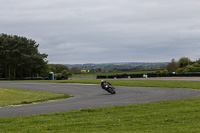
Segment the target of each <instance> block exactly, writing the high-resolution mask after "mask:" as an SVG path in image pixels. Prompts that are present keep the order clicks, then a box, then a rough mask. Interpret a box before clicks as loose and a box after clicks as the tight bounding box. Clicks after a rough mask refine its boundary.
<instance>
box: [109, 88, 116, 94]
mask: <svg viewBox="0 0 200 133" xmlns="http://www.w3.org/2000/svg"><path fill="white" fill-rule="evenodd" d="M108 92H109V93H111V94H116V92H115V90H114V89H113V88H109V89H108Z"/></svg>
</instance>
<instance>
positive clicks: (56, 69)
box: [49, 64, 69, 73]
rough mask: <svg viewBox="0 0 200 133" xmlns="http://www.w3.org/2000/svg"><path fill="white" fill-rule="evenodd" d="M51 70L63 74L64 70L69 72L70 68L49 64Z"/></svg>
mask: <svg viewBox="0 0 200 133" xmlns="http://www.w3.org/2000/svg"><path fill="white" fill-rule="evenodd" d="M49 65H50V70H51V71H52V72H54V73H62V71H63V70H66V71H67V72H69V68H68V67H67V66H65V65H62V64H49Z"/></svg>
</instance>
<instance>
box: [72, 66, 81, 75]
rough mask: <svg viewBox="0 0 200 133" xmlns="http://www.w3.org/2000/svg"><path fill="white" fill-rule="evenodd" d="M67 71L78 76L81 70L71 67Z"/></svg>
mask: <svg viewBox="0 0 200 133" xmlns="http://www.w3.org/2000/svg"><path fill="white" fill-rule="evenodd" d="M69 71H70V73H72V74H80V73H81V69H79V68H78V67H72V68H70V70H69Z"/></svg>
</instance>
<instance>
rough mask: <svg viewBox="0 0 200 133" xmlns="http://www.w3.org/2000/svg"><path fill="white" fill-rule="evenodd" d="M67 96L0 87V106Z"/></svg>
mask: <svg viewBox="0 0 200 133" xmlns="http://www.w3.org/2000/svg"><path fill="white" fill-rule="evenodd" d="M68 97H69V96H68V95H66V94H58V93H51V92H43V91H33V90H26V89H15V88H8V87H0V107H2V106H7V105H18V104H28V103H34V102H43V101H48V100H55V99H61V98H68Z"/></svg>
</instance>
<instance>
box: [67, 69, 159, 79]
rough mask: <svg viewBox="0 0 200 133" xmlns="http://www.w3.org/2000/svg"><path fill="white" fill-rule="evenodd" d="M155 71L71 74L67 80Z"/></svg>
mask: <svg viewBox="0 0 200 133" xmlns="http://www.w3.org/2000/svg"><path fill="white" fill-rule="evenodd" d="M155 72H156V71H124V72H99V73H82V74H73V75H72V76H70V77H69V79H73V80H80V79H96V77H97V75H103V76H108V75H120V74H143V73H155Z"/></svg>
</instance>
